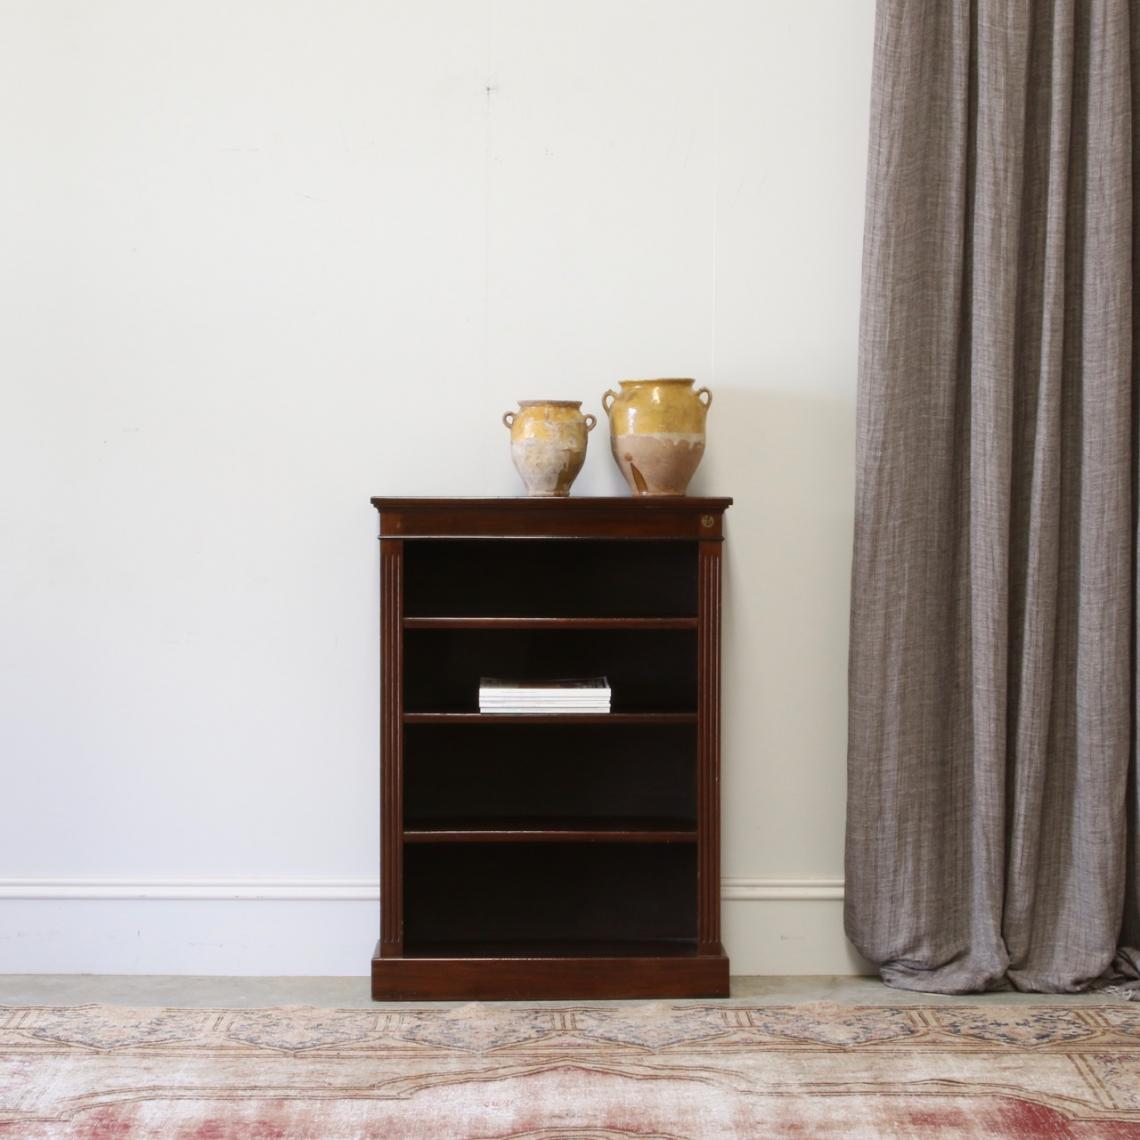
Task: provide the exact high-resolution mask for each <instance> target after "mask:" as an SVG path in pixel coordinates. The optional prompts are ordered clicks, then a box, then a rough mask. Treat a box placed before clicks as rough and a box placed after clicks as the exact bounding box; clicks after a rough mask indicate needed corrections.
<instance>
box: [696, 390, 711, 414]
mask: <svg viewBox="0 0 1140 1140" xmlns="http://www.w3.org/2000/svg"><path fill="white" fill-rule="evenodd" d="M702 395H704V396H707V397H708V399H707V400H701V396H702ZM696 396H697V399H698V400H701V403H702V404H704V406H705V411H708V409H709V408H711V407H712V393H711V392H710V391H709V390H708V389H707V388H698V389H697V391H696Z"/></svg>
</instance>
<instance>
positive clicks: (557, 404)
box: [516, 400, 582, 408]
mask: <svg viewBox="0 0 1140 1140" xmlns="http://www.w3.org/2000/svg"><path fill="white" fill-rule="evenodd" d="M516 402H517V403H518V406H519V407H520V408H537V407H541V406H542V405H546V406H547V407H551V408H580V407H581V406H582V401H581V400H518V401H516Z"/></svg>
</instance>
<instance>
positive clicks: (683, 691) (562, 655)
mask: <svg viewBox="0 0 1140 1140" xmlns="http://www.w3.org/2000/svg"><path fill="white" fill-rule="evenodd" d="M696 636H697V635H696V631H695V630H604V631H600V630H570V629H555V630H546V629H505V630H498V629H496V630H486V629H480V630H451V629H431V630H408V631H407V632H406V633H405V635H404V708H405V709H406V710H407V711H409V712H448V711H456V712H474V711H477V709H478V703H479V678H480V677H498V678H505V679H511V680H544V679H546V680H549V679H554V678H565V677H593V676H604V677H607V678H608V679H609V682H610V688H611V690H612V694H613V695H612V709H613V711H614V712H625V711H632V712H651V711H666V712H667V711H679V712H688V711H692V710H694V709H695V708H696V707H697V655H696Z"/></svg>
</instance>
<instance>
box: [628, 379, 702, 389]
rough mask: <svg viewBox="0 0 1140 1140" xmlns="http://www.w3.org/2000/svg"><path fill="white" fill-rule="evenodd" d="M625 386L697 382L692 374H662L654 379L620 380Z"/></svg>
mask: <svg viewBox="0 0 1140 1140" xmlns="http://www.w3.org/2000/svg"><path fill="white" fill-rule="evenodd" d="M618 383H619V384H620V385H621V386H622V387H623V388H624V387H625V386H626V385H627V384H695V383H696V381H695V380H694V379H693V378H692V377H691V376H662V377H658V378H656V379H653V380H619V381H618Z"/></svg>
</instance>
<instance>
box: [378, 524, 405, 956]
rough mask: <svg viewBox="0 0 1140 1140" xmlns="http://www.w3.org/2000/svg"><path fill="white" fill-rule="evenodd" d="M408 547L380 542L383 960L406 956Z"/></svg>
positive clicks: (381, 937) (381, 933) (381, 917)
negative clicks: (405, 628)
mask: <svg viewBox="0 0 1140 1140" xmlns="http://www.w3.org/2000/svg"><path fill="white" fill-rule="evenodd" d="M403 618H404V544H403V543H402V542H399V541H396V542H391V541H386V542H381V543H380V956H381V957H385V958H387V957H394V956H398V955H400V954H402V953H403V952H404V900H403V889H404V845H403V812H404V808H403V804H404V787H403V784H404V756H403V751H404V725H403V711H404V709H403V703H404V701H403V695H404V683H403V671H404V670H403V665H404V660H403V659H404V638H403Z"/></svg>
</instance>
